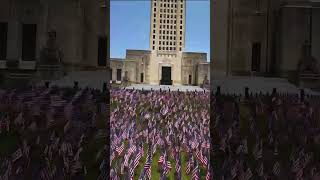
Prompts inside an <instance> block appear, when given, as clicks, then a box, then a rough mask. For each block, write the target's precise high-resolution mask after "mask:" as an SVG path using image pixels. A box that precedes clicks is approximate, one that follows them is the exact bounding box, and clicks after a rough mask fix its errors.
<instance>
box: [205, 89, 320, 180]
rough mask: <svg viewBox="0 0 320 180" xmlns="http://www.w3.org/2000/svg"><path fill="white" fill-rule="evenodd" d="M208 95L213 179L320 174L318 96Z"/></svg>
mask: <svg viewBox="0 0 320 180" xmlns="http://www.w3.org/2000/svg"><path fill="white" fill-rule="evenodd" d="M302 97H303V96H301V97H299V96H297V95H288V94H280V95H279V94H278V95H276V94H274V95H262V94H256V95H250V96H247V97H239V96H231V95H229V96H216V97H214V98H211V104H212V105H213V107H212V109H214V110H213V111H212V112H211V113H212V114H211V120H213V126H214V127H213V128H212V136H213V138H212V141H213V147H212V152H213V158H212V162H213V165H214V166H213V167H212V168H213V177H214V179H221V178H224V179H241V180H248V179H297V180H302V179H308V180H319V179H320V111H319V110H320V109H319V108H320V106H319V105H320V98H319V96H305V97H304V98H302Z"/></svg>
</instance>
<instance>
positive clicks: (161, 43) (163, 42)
mask: <svg viewBox="0 0 320 180" xmlns="http://www.w3.org/2000/svg"><path fill="white" fill-rule="evenodd" d="M153 44H155V41H153ZM159 45H168V46H169V45H170V46H172V45H173V46H175V45H176V42H175V41H174V42H172V41H170V42H169V41H159ZM180 46H182V42H180Z"/></svg>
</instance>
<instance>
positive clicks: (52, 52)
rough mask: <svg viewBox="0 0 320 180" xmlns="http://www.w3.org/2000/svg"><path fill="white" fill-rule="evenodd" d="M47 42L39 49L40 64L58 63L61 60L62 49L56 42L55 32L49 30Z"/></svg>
mask: <svg viewBox="0 0 320 180" xmlns="http://www.w3.org/2000/svg"><path fill="white" fill-rule="evenodd" d="M47 38H48V39H47V44H46V46H45V47H43V48H42V49H41V51H40V64H43V65H58V64H60V63H61V62H62V51H61V50H60V49H59V48H58V45H57V42H56V38H57V36H56V32H55V31H49V32H48V37H47Z"/></svg>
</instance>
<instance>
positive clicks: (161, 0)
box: [154, 0, 183, 2]
mask: <svg viewBox="0 0 320 180" xmlns="http://www.w3.org/2000/svg"><path fill="white" fill-rule="evenodd" d="M179 1H180V2H183V0H179ZM154 2H157V0H154ZM160 2H178V0H160Z"/></svg>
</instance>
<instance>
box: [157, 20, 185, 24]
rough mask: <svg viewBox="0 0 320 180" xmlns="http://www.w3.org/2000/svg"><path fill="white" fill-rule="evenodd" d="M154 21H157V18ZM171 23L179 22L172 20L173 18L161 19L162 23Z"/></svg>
mask: <svg viewBox="0 0 320 180" xmlns="http://www.w3.org/2000/svg"><path fill="white" fill-rule="evenodd" d="M153 22H156V20H155V19H154V20H153ZM166 22H167V23H168V24H169V23H170V22H171V24H177V20H172V19H167V21H166V20H165V19H160V23H166ZM180 24H182V20H180Z"/></svg>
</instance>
